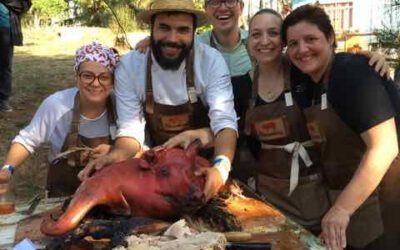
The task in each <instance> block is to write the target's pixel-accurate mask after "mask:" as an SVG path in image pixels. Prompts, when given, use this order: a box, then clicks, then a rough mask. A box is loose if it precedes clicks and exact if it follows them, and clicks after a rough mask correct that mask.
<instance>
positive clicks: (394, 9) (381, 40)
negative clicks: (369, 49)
mask: <svg viewBox="0 0 400 250" xmlns="http://www.w3.org/2000/svg"><path fill="white" fill-rule="evenodd" d="M399 14H400V0H392V1H389V3H388V4H387V5H386V6H385V19H384V21H383V23H382V26H383V28H381V29H377V30H375V32H376V34H377V35H376V37H377V43H376V46H377V47H378V48H379V49H380V50H381V51H382V52H383V53H385V54H386V55H388V56H389V57H390V58H391V59H394V60H395V63H394V65H393V66H394V67H397V66H398V65H399V63H400V62H399V59H400V26H399V25H400V19H399Z"/></svg>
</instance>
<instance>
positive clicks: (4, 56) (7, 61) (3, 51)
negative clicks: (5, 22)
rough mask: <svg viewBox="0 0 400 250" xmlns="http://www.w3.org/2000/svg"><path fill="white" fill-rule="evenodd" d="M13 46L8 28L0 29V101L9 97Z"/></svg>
mask: <svg viewBox="0 0 400 250" xmlns="http://www.w3.org/2000/svg"><path fill="white" fill-rule="evenodd" d="M13 54H14V46H13V45H12V43H11V31H10V28H4V27H0V101H6V100H8V98H9V97H10V95H11V67H12V58H13Z"/></svg>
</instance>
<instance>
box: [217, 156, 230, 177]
mask: <svg viewBox="0 0 400 250" xmlns="http://www.w3.org/2000/svg"><path fill="white" fill-rule="evenodd" d="M213 167H215V168H216V169H218V171H219V173H220V174H221V178H222V181H223V183H224V184H225V182H226V180H228V176H229V172H230V171H231V161H230V160H229V158H228V157H226V156H225V155H218V156H217V157H215V159H214V161H213Z"/></svg>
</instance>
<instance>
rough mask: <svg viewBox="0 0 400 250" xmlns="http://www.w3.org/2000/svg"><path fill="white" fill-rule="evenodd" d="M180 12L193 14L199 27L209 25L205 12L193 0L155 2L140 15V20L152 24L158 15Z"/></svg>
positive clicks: (158, 0)
mask: <svg viewBox="0 0 400 250" xmlns="http://www.w3.org/2000/svg"><path fill="white" fill-rule="evenodd" d="M170 11H178V12H184V13H189V14H193V15H195V16H196V18H197V27H201V26H203V25H205V24H207V23H208V20H207V15H206V13H205V12H204V11H202V10H199V9H196V7H195V6H194V2H193V1H192V0H153V1H152V2H151V3H150V5H149V7H148V9H147V10H143V11H142V12H140V13H139V15H138V18H139V19H140V20H141V21H142V22H144V23H146V24H150V23H151V17H152V16H153V15H155V14H158V13H163V12H170Z"/></svg>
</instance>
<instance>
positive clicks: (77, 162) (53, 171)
mask: <svg viewBox="0 0 400 250" xmlns="http://www.w3.org/2000/svg"><path fill="white" fill-rule="evenodd" d="M107 113H108V121H109V124H110V136H104V137H98V138H86V137H84V136H81V135H79V124H80V111H79V92H78V93H77V94H76V96H75V101H74V108H73V115H72V123H71V127H70V132H69V133H68V134H67V136H66V138H65V141H64V144H63V147H62V149H61V152H65V151H67V150H68V149H70V148H74V147H89V148H94V147H97V146H98V145H100V144H113V141H114V139H115V132H116V123H115V120H116V119H115V110H114V108H113V104H112V100H111V97H109V99H108V101H107ZM89 159H90V155H89V154H88V152H87V151H78V152H75V153H72V154H69V155H68V156H67V158H61V159H58V160H56V161H54V162H52V163H51V164H50V167H49V171H48V174H47V191H48V196H49V197H61V196H68V195H72V194H73V193H75V190H76V189H77V188H78V186H79V184H80V180H79V179H78V177H77V175H78V173H79V172H80V171H81V170H82V169H83V168H84V167H85V166H86V164H87V163H88V161H89Z"/></svg>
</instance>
